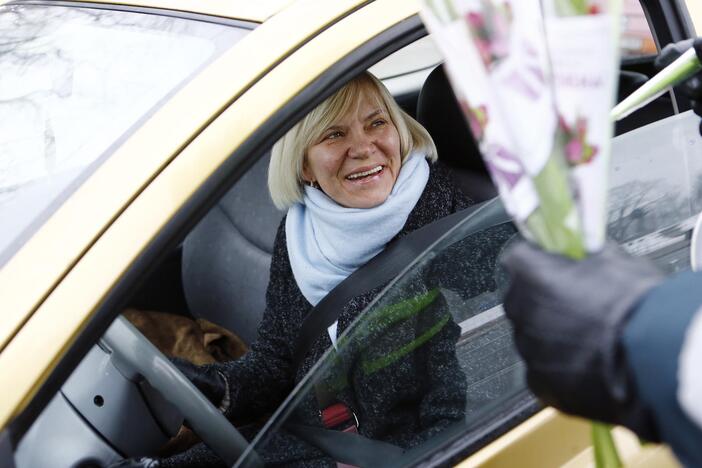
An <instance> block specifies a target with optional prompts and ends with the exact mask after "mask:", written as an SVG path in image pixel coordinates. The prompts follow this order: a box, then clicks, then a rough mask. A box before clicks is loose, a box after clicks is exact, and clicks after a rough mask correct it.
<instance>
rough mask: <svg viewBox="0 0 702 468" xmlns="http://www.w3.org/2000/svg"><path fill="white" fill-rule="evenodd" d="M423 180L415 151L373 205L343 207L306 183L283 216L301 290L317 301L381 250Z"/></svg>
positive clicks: (424, 169) (425, 169)
mask: <svg viewBox="0 0 702 468" xmlns="http://www.w3.org/2000/svg"><path fill="white" fill-rule="evenodd" d="M428 179H429V164H428V163H427V160H426V159H425V156H424V155H423V154H421V153H418V152H414V153H412V154H410V155H409V156H408V157H407V158H406V159H405V162H404V163H403V165H402V168H401V169H400V173H399V175H398V177H397V180H396V181H395V185H394V186H393V188H392V191H391V192H390V195H389V196H388V198H387V199H386V200H385V202H383V203H382V204H380V205H378V206H376V207H373V208H346V207H343V206H341V205H339V204H338V203H336V202H335V201H334V200H332V199H331V198H329V197H328V196H327V195H326V194H325V193H324V192H322V191H321V190H319V189H315V188H312V187H308V186H305V194H304V196H303V202H302V203H297V204H295V205H293V206H292V207H290V209H289V210H288V215H287V219H286V220H285V236H286V239H287V247H288V256H289V257H290V265H291V266H292V272H293V275H294V277H295V281H296V282H297V285H298V287H299V288H300V291H301V292H302V295H303V296H305V298H306V299H307V300H308V301H309V302H310V303H311V304H312V305H317V303H318V302H319V301H321V300H322V298H323V297H324V296H326V295H327V293H329V291H331V290H332V289H334V287H335V286H336V285H337V284H339V283H340V282H342V281H343V280H344V279H346V277H347V276H349V275H350V274H351V273H353V272H354V271H356V270H357V269H358V268H359V267H361V266H363V265H365V264H366V263H367V262H368V260H370V259H371V258H373V257H375V256H376V255H377V254H378V253H380V252H381V251H382V250H383V249H384V248H385V246H386V245H387V243H388V242H389V241H390V240H391V239H392V238H393V237H395V236H396V235H397V233H398V232H400V230H401V229H402V227H403V226H404V225H405V222H406V221H407V217H408V216H409V214H410V212H411V211H412V210H413V209H414V206H415V205H416V204H417V201H418V200H419V197H420V196H421V195H422V192H423V191H424V187H426V185H427V180H428ZM333 338H334V337H333Z"/></svg>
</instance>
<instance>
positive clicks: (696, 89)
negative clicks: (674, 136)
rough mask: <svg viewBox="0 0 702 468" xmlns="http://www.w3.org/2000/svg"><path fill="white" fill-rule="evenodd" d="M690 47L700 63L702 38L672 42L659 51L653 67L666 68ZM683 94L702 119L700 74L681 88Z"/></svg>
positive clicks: (701, 81)
mask: <svg viewBox="0 0 702 468" xmlns="http://www.w3.org/2000/svg"><path fill="white" fill-rule="evenodd" d="M690 47H694V48H695V52H697V58H699V59H700V61H701V62H702V38H700V37H698V38H697V39H686V40H684V41H679V42H673V43H671V44H668V45H666V46H665V47H663V49H662V50H661V53H660V54H658V57H656V61H655V63H654V65H655V67H656V68H657V69H659V70H662V69H663V68H665V67H666V66H668V65H670V64H671V63H673V62H674V61H675V60H676V59H677V58H678V57H680V56H681V55H682V54H683V53H684V52H686V51H687V50H688V49H689V48H690ZM681 89H682V90H683V92H684V93H685V94H686V95H687V96H688V97H689V98H690V100H691V104H692V110H693V111H694V112H695V114H697V115H699V116H700V117H702V72H700V73H697V74H696V75H694V76H692V77H691V78H689V79H688V80H687V81H685V83H684V84H683V85H682V86H681ZM700 135H702V121H701V122H700Z"/></svg>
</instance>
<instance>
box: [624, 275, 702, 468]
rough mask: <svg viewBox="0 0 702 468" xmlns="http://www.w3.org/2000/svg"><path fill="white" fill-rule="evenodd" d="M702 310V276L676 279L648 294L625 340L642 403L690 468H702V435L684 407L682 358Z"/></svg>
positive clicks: (632, 319) (682, 460) (638, 308)
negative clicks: (680, 374)
mask: <svg viewBox="0 0 702 468" xmlns="http://www.w3.org/2000/svg"><path fill="white" fill-rule="evenodd" d="M701 306H702V273H690V272H688V273H683V274H680V275H677V276H674V277H672V278H671V279H669V280H668V281H666V282H665V283H663V284H661V285H660V286H658V287H656V288H655V289H653V290H652V291H651V292H650V293H649V294H647V296H646V297H645V298H644V300H643V301H642V302H641V303H640V304H639V306H638V307H637V308H636V310H634V311H633V312H632V315H631V316H630V318H629V320H628V322H627V324H626V327H625V328H624V331H623V335H622V343H623V348H624V352H625V353H626V358H627V362H628V364H629V369H630V371H631V373H632V376H633V380H634V382H635V384H636V388H637V392H638V395H639V398H640V399H641V400H642V402H643V404H644V405H645V406H647V407H648V408H650V409H651V411H652V412H653V414H654V417H655V420H656V423H657V426H658V430H659V435H660V437H661V439H662V440H663V441H665V442H666V443H668V444H669V445H670V446H671V448H672V449H673V451H674V452H675V454H676V455H677V457H678V458H679V459H680V461H681V462H682V463H683V464H684V465H685V466H702V429H700V427H698V426H697V425H696V424H694V423H693V422H692V421H691V420H690V419H689V418H688V417H687V415H686V414H685V412H684V411H683V409H682V408H681V406H680V403H679V402H678V398H677V389H678V357H679V355H680V351H681V348H682V345H683V342H684V339H685V331H686V330H687V327H688V326H689V324H690V322H691V320H692V318H693V317H694V316H695V314H696V312H697V311H698V310H699V309H700V307H701Z"/></svg>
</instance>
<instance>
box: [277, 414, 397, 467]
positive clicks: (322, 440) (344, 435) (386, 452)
mask: <svg viewBox="0 0 702 468" xmlns="http://www.w3.org/2000/svg"><path fill="white" fill-rule="evenodd" d="M285 429H287V430H288V431H289V432H290V433H291V434H293V435H295V436H297V437H299V438H300V439H302V440H304V441H306V442H309V443H311V444H312V445H314V446H316V447H318V448H320V449H322V450H323V451H324V452H325V453H326V454H327V455H329V456H331V457H332V458H333V459H335V460H336V461H338V462H341V463H347V464H349V465H353V466H358V467H373V466H378V465H382V464H383V460H385V463H388V462H389V461H390V460H394V459H396V458H397V457H400V456H401V455H402V454H403V453H404V450H403V449H401V448H400V447H397V446H396V445H392V444H389V443H387V442H382V441H379V440H373V439H369V438H368V437H364V436H362V435H359V434H355V433H349V432H340V431H333V430H330V429H322V428H321V427H314V426H306V425H302V424H292V423H288V424H286V425H285Z"/></svg>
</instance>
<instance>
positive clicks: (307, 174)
mask: <svg viewBox="0 0 702 468" xmlns="http://www.w3.org/2000/svg"><path fill="white" fill-rule="evenodd" d="M302 180H303V181H305V182H307V183H310V182H314V175H313V174H312V171H310V166H309V164H307V155H305V157H304V158H303V159H302Z"/></svg>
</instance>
